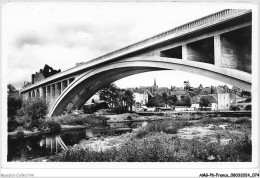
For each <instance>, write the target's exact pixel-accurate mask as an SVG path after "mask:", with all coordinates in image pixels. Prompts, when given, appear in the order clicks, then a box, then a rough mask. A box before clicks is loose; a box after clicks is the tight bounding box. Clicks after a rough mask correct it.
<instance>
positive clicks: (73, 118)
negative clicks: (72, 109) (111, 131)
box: [55, 114, 109, 125]
mask: <svg viewBox="0 0 260 178" xmlns="http://www.w3.org/2000/svg"><path fill="white" fill-rule="evenodd" d="M55 119H56V120H57V121H58V122H59V123H60V124H61V125H84V124H88V125H105V124H106V121H107V120H108V119H109V118H107V117H105V116H96V115H90V114H81V115H73V114H67V115H63V116H58V117H55Z"/></svg>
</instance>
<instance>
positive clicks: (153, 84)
mask: <svg viewBox="0 0 260 178" xmlns="http://www.w3.org/2000/svg"><path fill="white" fill-rule="evenodd" d="M153 85H154V86H156V79H155V78H154V84H153Z"/></svg>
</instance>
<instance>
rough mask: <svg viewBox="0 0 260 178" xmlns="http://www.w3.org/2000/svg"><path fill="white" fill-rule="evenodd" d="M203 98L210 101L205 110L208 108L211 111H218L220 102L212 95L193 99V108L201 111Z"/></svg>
mask: <svg viewBox="0 0 260 178" xmlns="http://www.w3.org/2000/svg"><path fill="white" fill-rule="evenodd" d="M201 98H205V99H207V100H208V101H209V104H208V106H206V107H203V108H206V109H207V110H211V111H216V110H218V102H217V101H216V99H215V98H214V97H213V96H212V95H199V96H196V97H194V98H193V99H192V105H191V108H194V109H196V110H199V109H200V108H201V107H200V100H201Z"/></svg>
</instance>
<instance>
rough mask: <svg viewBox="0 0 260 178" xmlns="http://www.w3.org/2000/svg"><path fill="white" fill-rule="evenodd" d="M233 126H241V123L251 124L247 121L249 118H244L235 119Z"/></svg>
mask: <svg viewBox="0 0 260 178" xmlns="http://www.w3.org/2000/svg"><path fill="white" fill-rule="evenodd" d="M234 123H235V124H243V123H251V121H250V120H249V118H246V117H241V118H237V119H236V120H235V121H234Z"/></svg>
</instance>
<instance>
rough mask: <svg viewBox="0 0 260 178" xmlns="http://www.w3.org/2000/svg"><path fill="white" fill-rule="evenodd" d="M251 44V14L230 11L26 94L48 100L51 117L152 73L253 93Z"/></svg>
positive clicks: (66, 73)
mask: <svg viewBox="0 0 260 178" xmlns="http://www.w3.org/2000/svg"><path fill="white" fill-rule="evenodd" d="M251 41H252V12H251V10H242V9H240V10H239V9H226V10H223V11H220V12H217V13H214V14H211V15H208V16H206V17H203V18H200V19H197V20H195V21H192V22H190V23H186V24H184V25H181V26H179V27H176V28H174V29H172V30H169V31H166V32H163V33H161V34H158V35H155V36H153V37H151V38H148V39H145V40H143V41H140V42H137V43H135V44H132V45H130V46H127V47H125V48H122V49H119V50H117V51H114V52H111V53H109V54H106V55H104V56H101V57H98V58H96V59H93V60H91V61H89V62H86V63H84V64H83V65H80V66H77V67H73V68H70V69H68V70H66V71H63V72H60V73H58V74H55V75H53V76H50V77H48V78H45V79H43V80H41V81H39V82H36V83H34V84H32V85H30V86H28V87H26V88H23V89H22V90H21V91H20V92H21V94H22V95H23V96H24V97H25V98H30V97H42V98H45V99H46V100H47V101H49V103H50V106H51V107H50V111H49V115H60V114H62V113H63V112H64V111H66V112H69V111H70V110H71V109H75V108H80V107H81V106H83V105H84V103H85V102H86V101H87V100H88V99H89V98H90V97H91V96H92V95H94V94H95V93H96V92H97V91H99V90H100V89H101V88H102V87H103V86H105V85H107V84H109V83H112V82H114V81H116V80H118V79H121V78H124V77H126V76H129V75H133V74H138V73H142V72H147V71H156V70H180V71H185V72H190V73H194V74H199V75H203V76H207V77H210V78H213V79H217V80H219V81H222V82H225V83H228V84H231V85H234V86H238V87H240V88H242V89H245V90H251V53H252V52H251V50H252V47H251V46H252V45H251ZM176 77H180V76H176ZM167 80H171V79H170V78H169V79H167Z"/></svg>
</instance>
